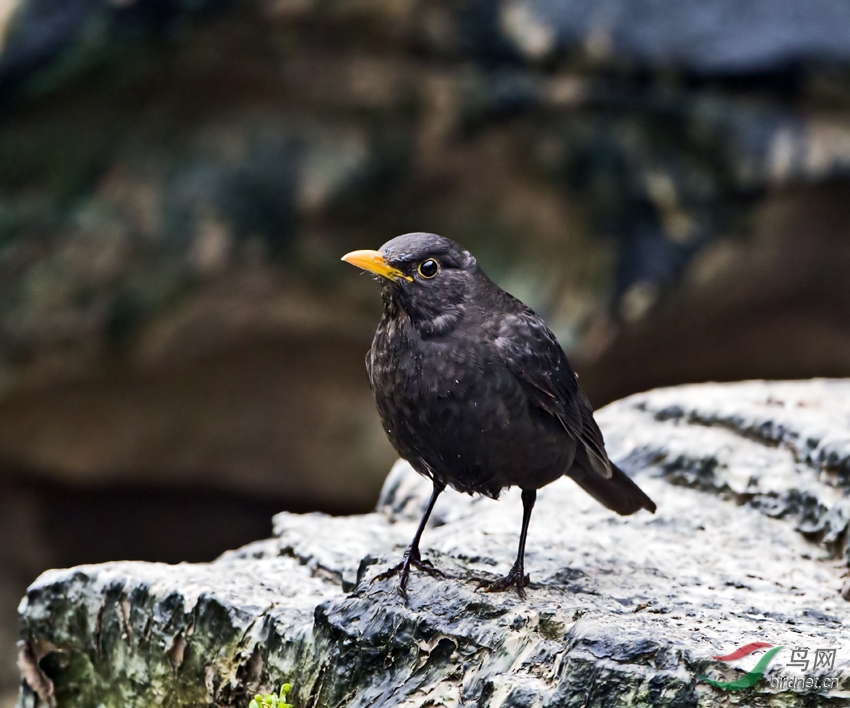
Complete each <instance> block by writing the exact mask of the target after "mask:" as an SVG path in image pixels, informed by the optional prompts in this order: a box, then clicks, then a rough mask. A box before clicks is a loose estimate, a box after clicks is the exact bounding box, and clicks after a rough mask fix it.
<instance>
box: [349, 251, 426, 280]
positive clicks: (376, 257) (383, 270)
mask: <svg viewBox="0 0 850 708" xmlns="http://www.w3.org/2000/svg"><path fill="white" fill-rule="evenodd" d="M342 260H344V261H345V262H346V263H351V265H353V266H357V267H358V268H362V269H363V270H368V271H369V272H370V273H375V274H377V275H381V276H383V277H384V278H389V279H390V280H398V279H399V278H404V279H405V280H409V281H411V282H413V278H411V277H410V276H409V275H405V274H404V273H402V272H401V271H400V270H399V269H398V268H393V267H392V266H391V265H390V264H389V263H387V261H386V260H385V259H384V257H383V256H382V255H381V254H380V253H378V251H352V252H351V253H346V254H345V255H344V256H343V257H342Z"/></svg>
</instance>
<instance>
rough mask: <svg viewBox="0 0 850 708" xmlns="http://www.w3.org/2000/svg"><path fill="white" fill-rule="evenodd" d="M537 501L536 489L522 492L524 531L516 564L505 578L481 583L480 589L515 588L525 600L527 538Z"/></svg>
mask: <svg viewBox="0 0 850 708" xmlns="http://www.w3.org/2000/svg"><path fill="white" fill-rule="evenodd" d="M536 500H537V490H536V489H523V490H522V531H521V532H520V535H519V550H518V551H517V555H516V562H515V563H514V565H513V567H512V568H511V569H510V571H509V572H508V574H507V575H506V576H505V577H504V578H499V579H498V580H494V581H493V582H492V583H481V585H479V587H481V588H484V590H485V591H486V592H504V591H505V590H508V589H509V588H511V587H515V588H516V590H517V593H519V596H520V597H521V598H522V599H523V600H524V599H525V589H524V588H525V586H526V585H528V576H527V575H526V574H525V537H526V535H527V534H528V522H529V521H530V520H531V510H532V509H533V508H534V502H535V501H536Z"/></svg>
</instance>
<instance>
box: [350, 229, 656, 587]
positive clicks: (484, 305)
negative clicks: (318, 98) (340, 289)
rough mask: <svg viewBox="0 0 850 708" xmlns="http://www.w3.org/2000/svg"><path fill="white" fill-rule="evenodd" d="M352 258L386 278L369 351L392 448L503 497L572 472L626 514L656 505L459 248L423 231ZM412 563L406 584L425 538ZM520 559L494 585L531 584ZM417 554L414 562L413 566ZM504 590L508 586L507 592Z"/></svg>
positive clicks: (540, 327) (527, 494) (542, 332)
mask: <svg viewBox="0 0 850 708" xmlns="http://www.w3.org/2000/svg"><path fill="white" fill-rule="evenodd" d="M345 260H348V261H349V262H351V263H353V264H354V265H358V266H360V267H362V268H365V269H367V270H370V271H372V272H375V273H377V274H379V275H381V276H383V280H382V283H383V285H382V291H381V297H382V300H383V317H382V319H381V322H380V325H379V326H378V330H377V332H376V333H375V339H374V341H373V343H372V348H371V350H370V351H369V353H368V354H367V355H366V367H367V370H368V373H369V381H370V384H371V386H372V391H373V393H374V395H375V402H376V404H377V407H378V412H379V414H380V417H381V421H382V423H383V426H384V430H385V431H386V433H387V436H388V437H389V439H390V442H391V443H392V445H393V447H395V449H396V450H397V451H398V453H399V454H400V455H401V456H402V457H403V458H405V459H406V460H407V461H408V462H410V464H411V465H412V466H413V467H414V469H416V471H417V472H419V473H420V474H423V475H425V476H427V477H429V478H431V479H432V480H433V482H434V495H433V496H432V500H431V504H430V505H429V510H428V513H430V508H431V506H433V502H434V500H435V499H436V497H437V495H438V494H439V493H440V491H442V489H443V488H444V487H445V486H446V485H448V486H451V487H453V488H454V489H457V490H458V491H461V492H468V493H475V492H478V493H481V494H485V495H487V496H490V497H493V498H496V497H498V495H499V492H500V491H501V490H502V489H504V488H505V487H510V486H518V487H520V488H521V489H522V490H523V503H524V506H525V508H526V512H527V515H526V516H527V517H530V515H531V507H532V506H533V504H534V495H535V494H536V490H537V489H539V488H541V487H543V486H545V485H546V484H549V483H550V482H553V481H554V480H556V479H558V478H559V477H561V476H563V475H566V476H568V477H570V478H572V479H573V480H575V481H576V482H577V483H578V484H579V486H581V487H582V488H583V489H584V490H585V491H587V492H588V493H589V494H590V495H591V496H593V497H594V498H595V499H596V500H598V501H599V502H600V503H602V504H603V505H605V506H606V507H608V508H609V509H611V510H613V511H616V512H617V513H619V514H632V513H634V512H636V511H638V510H639V509H647V510H649V511H653V512H654V511H655V504H654V503H653V502H652V500H651V499H650V498H649V497H648V496H646V494H644V493H643V492H642V491H641V490H640V488H639V487H638V486H637V485H636V484H635V483H634V482H633V481H632V480H631V479H630V478H629V477H628V476H626V475H625V474H624V473H623V472H622V471H621V470H620V469H618V468H617V467H616V466H615V465H614V464H612V463H611V461H610V460H609V459H608V456H607V454H606V452H605V445H604V442H603V439H602V433H601V432H600V430H599V427H598V426H597V424H596V421H595V420H594V419H593V409H592V408H591V405H590V402H589V401H588V399H587V397H586V396H585V394H584V392H583V391H582V390H581V388H580V387H579V384H578V379H577V377H576V374H575V371H574V370H573V368H572V366H571V365H570V362H569V361H568V360H567V357H566V355H565V354H564V352H563V350H562V349H561V347H560V345H559V344H558V342H557V340H556V339H555V336H554V335H553V334H552V332H551V331H550V330H549V329H548V327H546V325H545V324H544V322H543V320H541V319H540V317H538V316H537V315H536V314H535V313H534V312H533V311H532V310H531V309H529V308H528V307H526V306H525V305H523V304H522V303H521V302H520V301H519V300H517V299H516V298H515V297H513V296H511V295H509V294H508V293H506V292H505V291H504V290H502V289H501V288H499V287H498V286H497V285H496V284H495V283H493V282H492V281H491V280H490V279H489V278H488V277H487V276H486V275H485V273H484V272H483V271H482V270H481V269H480V268H479V267H478V264H477V263H476V261H475V258H473V256H472V255H471V254H470V253H468V252H467V251H465V250H464V249H463V248H461V247H460V246H459V245H458V244H456V243H454V242H453V241H451V240H449V239H447V238H443V237H441V236H437V235H435V234H425V233H414V234H406V235H404V236H399V237H398V238H395V239H393V240H391V241H388V242H387V243H385V244H384V245H383V246H382V247H381V249H380V252H374V251H357V252H354V253H352V254H348V255H347V256H345ZM426 520H427V514H426V517H425V519H423V523H422V524H421V525H420V529H419V532H418V533H417V536H416V538H415V539H414V544H413V545H412V546H411V548H410V549H409V550H408V553H407V554H406V556H405V563H404V564H402V565H403V567H400V570H401V571H402V587H403V586H404V583H405V582H406V579H407V572H408V570H409V565H410V564H411V563H415V564H420V561H419V552H418V541H419V536H420V535H421V532H422V529H423V528H424V523H425V521H426ZM527 524H528V519H527V518H526V517H524V519H523V533H522V537H521V545H520V550H521V553H520V557H518V559H517V564H516V565H515V566H514V569H513V570H512V574H510V575H509V576H507V577H506V578H505V579H503V581H502V582H501V583H498V582H497V583H496V584H495V585H496V586H497V587H495V588H493V589H504V587H507V586H510V585H516V586H517V588H518V589H519V590H520V594H522V585H523V583H524V582H525V576H524V573H523V562H522V561H523V559H522V555H523V552H524V543H525V530H526V528H527ZM411 559H412V560H411ZM503 586H504V587H503Z"/></svg>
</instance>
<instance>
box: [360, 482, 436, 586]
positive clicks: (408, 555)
mask: <svg viewBox="0 0 850 708" xmlns="http://www.w3.org/2000/svg"><path fill="white" fill-rule="evenodd" d="M433 481H434V489H433V491H432V492H431V498H430V499H429V500H428V506H427V507H426V509H425V513H424V514H423V515H422V520H421V521H420V522H419V528H417V529H416V535H415V536H414V537H413V541H411V542H410V545H409V546H408V547H407V550H406V551H405V552H404V558H402V561H401V563H399V564H398V565H394V566H393V567H392V568H390V569H389V570H386V571H384V572H383V573H381V574H380V575H376V576H375V577H374V578H373V579H372V582H373V583H374V582H375V581H376V580H386V579H387V578H389V577H392V576H393V575H395V574H396V573H398V574H399V583H398V591H399V593H400V594H401V595H406V590H405V589H406V588H407V578H408V576H409V575H410V567H411V566H415V567H417V568H419V570H424V571H425V572H426V573H430V574H431V575H443V573H442V572H440V571H439V570H437V569H436V568H435V567H434V566H433V564H432V563H430V562H429V561H427V560H422V557H421V556H420V555H419V539H421V538H422V532H423V531H424V530H425V524H427V523H428V518H429V517H430V516H431V511H432V510H433V509H434V504H435V502H436V501H437V497H438V496H440V493H441V492H442V491H443V490H444V489H445V488H446V485H445V484H443V483H442V482H438V481H437V480H433Z"/></svg>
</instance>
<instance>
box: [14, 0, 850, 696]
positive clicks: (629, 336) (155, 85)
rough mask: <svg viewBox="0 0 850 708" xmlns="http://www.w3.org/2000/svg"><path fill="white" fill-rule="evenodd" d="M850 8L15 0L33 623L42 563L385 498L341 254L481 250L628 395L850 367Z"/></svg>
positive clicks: (21, 494)
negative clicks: (449, 243)
mask: <svg viewBox="0 0 850 708" xmlns="http://www.w3.org/2000/svg"><path fill="white" fill-rule="evenodd" d="M7 10H8V11H11V10H14V12H13V13H12V14H11V17H9V12H8V11H7ZM846 13H847V10H846V9H845V8H844V5H843V4H841V3H838V2H827V1H826V0H823V1H820V2H813V3H806V4H805V6H802V5H800V4H799V3H796V2H782V3H765V2H758V1H756V0H750V1H749V2H731V1H729V0H713V1H712V2H710V3H707V4H706V3H696V2H690V1H689V2H684V3H663V2H653V3H650V2H637V3H625V2H619V1H617V2H608V3H604V4H601V5H600V4H595V5H588V4H587V3H578V2H566V1H562V2H556V1H555V0H526V1H524V2H523V1H520V0H513V1H511V2H508V1H507V0H505V1H502V2H500V1H497V0H476V1H475V2H469V3H461V4H456V3H450V2H444V1H442V0H437V1H427V2H426V1H424V0H423V1H419V0H417V1H416V2H411V3H402V4H397V3H388V2H365V3H356V4H351V3H349V2H336V1H335V2H322V3H318V2H311V1H310V0H306V1H304V2H301V1H298V0H296V1H284V2H270V1H269V2H265V1H263V0H228V1H227V2H225V1H223V0H207V1H205V2H204V1H200V2H198V1H185V2H184V1H183V0H128V1H122V2H105V1H102V0H66V1H63V2H59V1H57V0H21V1H20V2H17V3H15V2H9V3H6V4H3V5H0V15H2V16H3V18H5V19H6V20H7V21H5V22H4V26H5V27H6V29H7V30H8V31H7V32H6V34H5V36H4V39H3V44H2V50H0V489H2V490H3V495H4V500H3V504H4V506H3V508H4V509H6V508H7V507H8V509H10V511H8V512H6V511H4V512H2V513H3V514H4V517H3V519H2V520H0V528H2V530H3V531H4V533H6V532H7V530H8V533H7V537H8V538H13V539H15V542H14V543H13V544H11V545H12V546H13V547H14V549H15V550H12V551H9V552H8V553H6V554H4V555H2V557H0V613H3V614H2V616H5V617H6V620H5V622H4V621H0V633H3V632H5V634H6V636H11V634H13V633H14V629H13V628H12V623H13V621H14V620H13V616H14V606H15V604H16V602H17V598H18V596H19V595H20V594H21V592H23V589H24V588H25V586H26V585H27V583H29V582H30V581H31V580H32V578H33V577H34V575H35V574H36V573H37V572H38V571H40V570H41V569H43V568H46V567H49V566H65V565H73V564H76V563H80V562H95V561H100V560H106V559H108V558H124V559H142V560H162V561H172V560H180V559H185V560H193V561H204V560H207V561H208V560H212V559H213V558H214V557H215V556H216V555H218V554H219V553H220V552H221V551H222V550H223V549H224V548H228V547H236V546H239V545H241V544H243V543H247V542H248V541H250V540H252V539H255V538H259V537H262V536H264V535H267V532H268V526H267V519H268V518H269V516H270V514H271V512H272V511H275V510H280V509H288V510H291V511H306V510H323V511H326V512H334V513H354V512H363V511H366V510H367V509H370V508H372V506H373V503H374V500H375V498H376V497H377V495H378V492H379V489H380V485H381V482H382V480H383V477H384V473H385V470H386V469H387V467H388V466H389V464H390V463H391V461H392V459H393V454H392V451H391V450H390V449H389V447H388V445H387V443H386V441H385V440H384V436H383V433H382V432H381V430H380V427H379V425H378V422H377V417H376V416H375V415H374V414H373V412H372V403H371V400H370V396H369V392H368V388H367V384H366V379H365V374H364V372H363V369H362V358H363V353H364V352H365V350H366V348H367V347H368V344H369V340H370V337H371V334H372V331H373V329H374V325H375V321H376V319H377V316H378V301H377V297H376V295H375V292H374V288H373V287H371V286H370V285H369V284H367V283H366V282H364V279H363V278H359V277H358V276H357V274H356V273H354V272H353V269H345V268H343V267H342V266H341V265H340V264H339V262H338V258H339V256H340V254H342V253H344V252H346V251H348V250H350V249H352V248H360V247H374V246H377V245H379V244H380V243H381V242H383V241H384V240H386V239H388V238H390V237H391V236H394V235H396V234H398V233H402V232H405V231H411V230H422V229H425V230H433V231H437V232H441V233H444V234H446V235H448V236H451V237H453V238H456V239H457V240H459V241H461V242H462V243H464V244H465V245H467V246H468V247H469V248H470V249H472V250H473V251H474V252H475V254H476V255H477V256H478V258H479V260H480V261H481V263H482V264H483V265H484V266H485V268H486V269H487V271H488V272H489V273H490V274H491V275H492V276H493V277H494V278H495V279H496V280H498V282H499V283H500V284H501V285H503V286H504V287H506V288H507V289H509V290H511V291H512V292H514V293H515V294H517V295H518V296H520V297H521V298H522V299H524V300H525V301H527V302H528V303H529V304H530V305H532V306H534V307H535V308H536V309H538V310H539V311H540V312H541V314H543V315H544V316H545V317H546V318H547V321H549V322H550V323H551V324H552V326H553V327H554V329H555V330H556V332H557V334H558V336H559V337H560V339H561V341H562V343H563V344H564V346H565V348H566V349H567V350H568V352H569V354H570V356H571V357H572V358H573V359H574V361H575V363H576V364H577V366H578V368H579V370H580V373H581V376H582V383H583V385H584V386H585V387H586V388H587V390H588V392H589V393H590V396H591V399H592V400H593V402H594V403H595V404H597V405H601V404H604V403H606V402H608V401H611V400H614V399H617V398H619V397H621V396H624V395H627V394H630V393H633V392H635V391H639V390H643V389H646V388H649V387H652V386H660V385H668V384H674V383H681V382H692V381H701V380H707V379H713V380H736V379H740V378H745V377H761V376H773V377H809V376H824V375H829V376H846V375H848V374H850V342H848V339H847V332H848V312H847V305H846V303H847V302H848V293H847V292H846V289H847V286H846V280H847V279H846V277H845V275H846V272H847V270H848V266H850V246H848V242H850V241H849V240H848V233H847V230H848V226H847V225H848V224H850V220H848V218H847V216H848V215H847V213H846V212H847V206H846V205H847V204H848V203H850V199H848V197H850V187H849V186H848V184H850V183H848V180H847V177H848V165H850V128H848V121H847V109H848V107H850V100H849V99H848V97H850V92H848V87H850V77H848V69H847V59H848V52H850V40H848V38H847V35H848V32H850V30H848V26H847V22H846V20H845V15H846ZM0 22H3V19H0ZM211 519H221V520H222V521H221V523H219V524H215V523H214V522H213V521H211ZM2 646H6V647H9V646H10V645H9V643H8V642H5V641H3V640H2V638H0V647H2ZM0 651H2V649H0ZM5 656H6V658H5V660H4V659H2V656H0V693H2V691H4V690H7V689H8V688H9V687H10V686H12V685H13V684H14V683H15V681H16V670H15V668H14V665H13V660H12V655H11V652H10V651H9V650H8V649H7V650H6V655H5ZM517 700H519V699H517Z"/></svg>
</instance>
